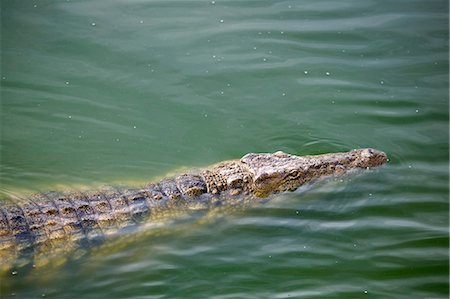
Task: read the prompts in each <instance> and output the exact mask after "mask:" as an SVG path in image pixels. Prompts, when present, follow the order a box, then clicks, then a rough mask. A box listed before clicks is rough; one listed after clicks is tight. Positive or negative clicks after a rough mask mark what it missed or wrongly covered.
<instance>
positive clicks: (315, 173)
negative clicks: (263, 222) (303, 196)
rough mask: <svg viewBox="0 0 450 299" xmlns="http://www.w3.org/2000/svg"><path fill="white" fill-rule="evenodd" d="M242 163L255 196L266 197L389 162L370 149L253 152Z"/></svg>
mask: <svg viewBox="0 0 450 299" xmlns="http://www.w3.org/2000/svg"><path fill="white" fill-rule="evenodd" d="M240 161H241V162H242V163H243V164H245V165H246V166H247V168H248V171H249V172H250V173H251V175H252V177H253V187H252V189H253V190H254V191H253V192H254V194H255V195H256V196H260V197H263V196H267V195H268V194H270V193H274V192H280V191H285V190H295V189H297V188H298V187H299V186H301V185H303V184H305V183H307V182H310V181H312V180H315V179H319V178H322V177H326V176H330V175H338V174H343V173H346V172H347V171H349V170H352V169H358V168H371V167H375V166H379V165H382V164H384V163H386V162H387V155H386V154H385V153H384V152H382V151H379V150H375V149H371V148H366V149H358V150H353V151H350V152H345V153H333V154H324V155H317V156H302V157H299V156H294V155H289V154H286V153H284V152H281V151H280V152H276V153H274V154H253V153H251V154H247V155H245V156H244V157H242V158H241V160H240Z"/></svg>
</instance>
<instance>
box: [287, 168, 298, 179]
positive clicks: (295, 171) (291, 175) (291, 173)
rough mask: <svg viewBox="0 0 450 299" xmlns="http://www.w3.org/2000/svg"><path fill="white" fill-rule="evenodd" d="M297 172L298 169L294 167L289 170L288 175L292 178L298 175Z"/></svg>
mask: <svg viewBox="0 0 450 299" xmlns="http://www.w3.org/2000/svg"><path fill="white" fill-rule="evenodd" d="M299 174H300V173H299V171H298V170H296V169H294V170H291V171H290V172H289V176H290V177H293V178H296V177H298V175H299Z"/></svg>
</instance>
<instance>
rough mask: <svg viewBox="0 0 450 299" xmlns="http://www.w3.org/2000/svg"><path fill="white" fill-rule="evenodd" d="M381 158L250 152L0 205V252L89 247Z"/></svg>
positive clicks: (376, 154)
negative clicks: (176, 171)
mask: <svg viewBox="0 0 450 299" xmlns="http://www.w3.org/2000/svg"><path fill="white" fill-rule="evenodd" d="M386 161H387V156H386V154H385V153H383V152H381V151H378V150H374V149H359V150H354V151H351V152H346V153H333V154H324V155H317V156H303V157H298V156H294V155H289V154H286V153H283V152H276V153H274V154H247V155H245V156H244V157H242V158H241V159H240V160H232V161H226V162H222V163H219V164H217V165H214V166H212V167H210V168H207V169H205V170H201V171H198V172H192V173H186V174H182V175H179V176H176V177H174V178H169V179H164V180H162V181H161V182H159V183H156V184H149V185H147V186H146V187H144V188H141V189H126V190H108V191H105V192H99V193H93V194H84V195H80V194H74V195H60V194H55V193H48V194H44V195H39V196H35V197H34V198H32V199H30V200H29V201H27V202H25V203H20V204H18V205H14V204H7V205H4V206H2V205H0V253H1V252H2V250H3V251H12V252H15V253H16V255H20V254H22V253H24V252H25V253H30V251H31V253H32V252H33V251H35V250H36V248H38V247H41V248H52V247H55V246H53V245H54V244H55V242H59V243H61V242H66V241H65V240H68V239H70V242H74V240H76V242H81V243H83V242H84V243H86V244H91V243H93V242H97V241H98V240H102V239H103V238H104V237H105V236H106V235H109V234H111V233H116V232H118V231H121V230H123V229H126V228H130V227H135V226H136V224H139V223H142V222H145V221H149V219H150V220H151V219H154V218H155V217H158V215H159V214H164V212H165V211H174V210H177V209H182V208H183V207H184V208H186V207H190V206H194V205H197V206H198V205H200V206H202V207H208V206H209V205H220V204H222V203H223V202H225V201H227V199H230V198H236V197H239V196H242V197H246V198H251V197H253V198H258V197H266V196H268V195H270V194H273V193H278V192H283V191H287V190H291V191H292V190H295V189H297V188H298V187H299V186H301V185H303V184H305V183H308V182H311V181H313V180H317V179H321V178H323V177H327V176H330V175H340V174H344V173H346V172H348V171H350V170H353V169H358V168H363V169H365V168H371V167H375V166H378V165H382V164H384V163H385V162H386ZM0 204H2V202H0ZM40 251H42V249H41V250H40Z"/></svg>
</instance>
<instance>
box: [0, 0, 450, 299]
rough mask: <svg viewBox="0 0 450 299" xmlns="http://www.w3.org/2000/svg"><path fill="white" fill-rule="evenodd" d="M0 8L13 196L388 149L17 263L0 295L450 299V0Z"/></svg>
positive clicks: (6, 169)
mask: <svg viewBox="0 0 450 299" xmlns="http://www.w3.org/2000/svg"><path fill="white" fill-rule="evenodd" d="M0 5H1V80H0V83H1V164H0V166H1V187H0V188H1V190H0V193H1V196H2V197H4V198H7V197H13V198H14V197H23V196H25V194H27V193H30V192H36V191H48V190H54V189H57V190H59V189H64V188H75V189H76V188H81V187H83V188H85V187H86V186H87V187H89V186H98V185H102V184H131V185H136V184H140V183H142V182H145V181H149V180H155V179H157V178H160V177H162V176H164V175H166V174H167V173H169V172H173V171H176V170H177V169H180V168H182V167H188V168H189V167H201V166H205V165H208V164H212V163H215V162H218V161H221V160H226V159H234V158H239V157H241V156H242V155H244V154H245V153H248V152H274V151H277V150H283V151H286V152H289V153H293V154H299V155H301V154H318V153H324V152H333V151H346V150H350V149H353V148H358V147H374V148H377V149H380V150H383V151H385V152H387V153H388V155H389V157H390V162H389V164H388V165H387V166H385V167H382V168H380V169H377V170H374V171H369V172H367V173H364V174H360V175H357V176H355V177H351V178H345V179H343V180H338V179H335V180H329V181H327V182H324V183H321V184H318V185H316V186H313V187H311V188H308V189H307V190H303V189H302V190H300V191H298V192H295V193H289V194H281V195H278V196H276V197H275V198H273V199H272V201H270V202H269V203H267V204H260V205H258V204H257V205H255V206H254V207H253V206H252V207H248V208H246V209H243V210H238V211H234V212H233V211H228V212H227V213H224V214H220V213H216V214H214V213H212V214H213V215H209V214H200V215H197V214H196V215H193V216H192V217H191V218H190V219H187V220H185V221H183V222H182V223H173V224H168V225H167V227H163V228H159V229H158V230H157V231H155V232H148V235H145V236H135V237H133V236H131V237H129V238H128V239H127V240H126V241H123V242H121V241H120V240H119V241H118V243H119V244H120V246H117V247H118V248H107V249H102V250H99V251H100V252H95V253H94V252H92V253H90V254H87V255H85V256H84V257H82V258H73V259H70V261H69V262H66V263H63V264H62V265H61V266H58V267H53V268H50V267H49V268H47V269H43V270H42V269H41V270H39V269H37V270H35V271H37V274H36V273H35V274H33V271H31V273H23V272H21V271H18V272H17V273H14V274H12V273H11V275H9V276H8V275H7V277H6V278H3V279H4V280H7V281H3V282H0V287H1V297H2V298H38V297H39V298H41V297H42V296H43V295H45V297H46V298H221V299H222V298H395V299H398V298H405V299H406V298H408V299H409V298H448V295H449V282H448V278H449V277H448V276H449V255H448V254H449V253H448V250H449V236H448V232H449V229H448V225H449V214H448V212H449V202H448V195H449V188H448V179H449V173H448V170H449V169H448V167H449V155H448V153H449V128H448V126H449V99H448V92H449V88H448V83H449V80H448V70H449V64H448V41H449V39H448V38H449V30H448V11H449V10H448V9H449V7H448V2H447V1H444V0H434V1H433V0H427V1H419V0H408V1H406V0H393V1H373V0H372V1H371V0H358V1H357V0H342V1H330V0H328V1H326V0H319V1H306V0H297V1H295V0H291V1H268V0H259V1H256V0H255V1H251V0H246V1H240V0H234V1H233V0H216V1H197V0H192V1H182V0H179V1H171V0H166V1H156V0H147V1H145V0H142V1H136V0H133V1H125V0H116V1H106V0H103V1H101V0H95V1H73V0H67V1H62V0H61V1H44V0H39V1H25V0H24V1H12V0H2V1H1V4H0ZM113 247H114V246H113Z"/></svg>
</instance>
